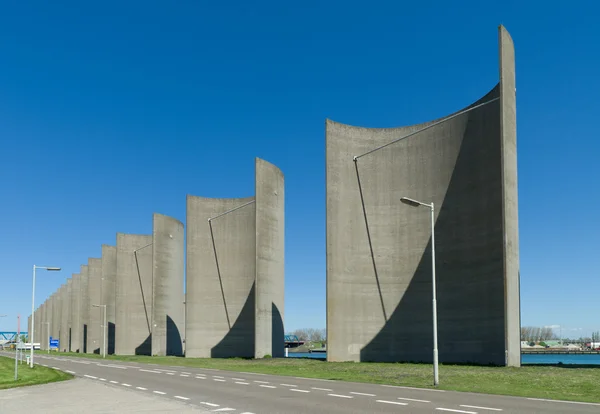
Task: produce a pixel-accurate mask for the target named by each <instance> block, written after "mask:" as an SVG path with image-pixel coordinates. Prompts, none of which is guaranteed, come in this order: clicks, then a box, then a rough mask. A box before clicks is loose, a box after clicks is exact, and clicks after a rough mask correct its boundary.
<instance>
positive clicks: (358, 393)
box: [350, 391, 375, 397]
mask: <svg viewBox="0 0 600 414" xmlns="http://www.w3.org/2000/svg"><path fill="white" fill-rule="evenodd" d="M350 394H355V395H364V396H367V397H375V394H367V393H364V392H352V391H350Z"/></svg>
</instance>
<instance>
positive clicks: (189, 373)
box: [181, 371, 192, 375]
mask: <svg viewBox="0 0 600 414" xmlns="http://www.w3.org/2000/svg"><path fill="white" fill-rule="evenodd" d="M181 373H182V374H187V375H192V373H191V372H183V371H182V372H181Z"/></svg>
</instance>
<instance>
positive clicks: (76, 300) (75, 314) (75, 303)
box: [71, 274, 81, 352]
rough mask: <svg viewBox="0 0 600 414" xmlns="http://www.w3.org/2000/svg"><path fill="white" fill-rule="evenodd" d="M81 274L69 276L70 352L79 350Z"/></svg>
mask: <svg viewBox="0 0 600 414" xmlns="http://www.w3.org/2000/svg"><path fill="white" fill-rule="evenodd" d="M80 286H81V275H79V274H74V275H73V277H72V278H71V352H81V349H80V348H81V287H80Z"/></svg>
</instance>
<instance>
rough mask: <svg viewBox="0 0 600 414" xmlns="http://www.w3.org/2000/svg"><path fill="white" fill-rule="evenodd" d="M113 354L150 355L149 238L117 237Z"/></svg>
mask: <svg viewBox="0 0 600 414" xmlns="http://www.w3.org/2000/svg"><path fill="white" fill-rule="evenodd" d="M115 294H116V302H115V325H116V327H115V353H116V354H117V355H150V353H151V340H152V338H151V332H152V330H151V326H150V324H151V317H152V236H147V235H134V234H123V233H117V278H116V290H115Z"/></svg>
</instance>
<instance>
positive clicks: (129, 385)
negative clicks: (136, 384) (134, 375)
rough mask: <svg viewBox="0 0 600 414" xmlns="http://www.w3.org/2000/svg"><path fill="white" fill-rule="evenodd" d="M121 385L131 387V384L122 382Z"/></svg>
mask: <svg viewBox="0 0 600 414" xmlns="http://www.w3.org/2000/svg"><path fill="white" fill-rule="evenodd" d="M121 385H122V386H124V387H131V384H125V383H122V384H121Z"/></svg>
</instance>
